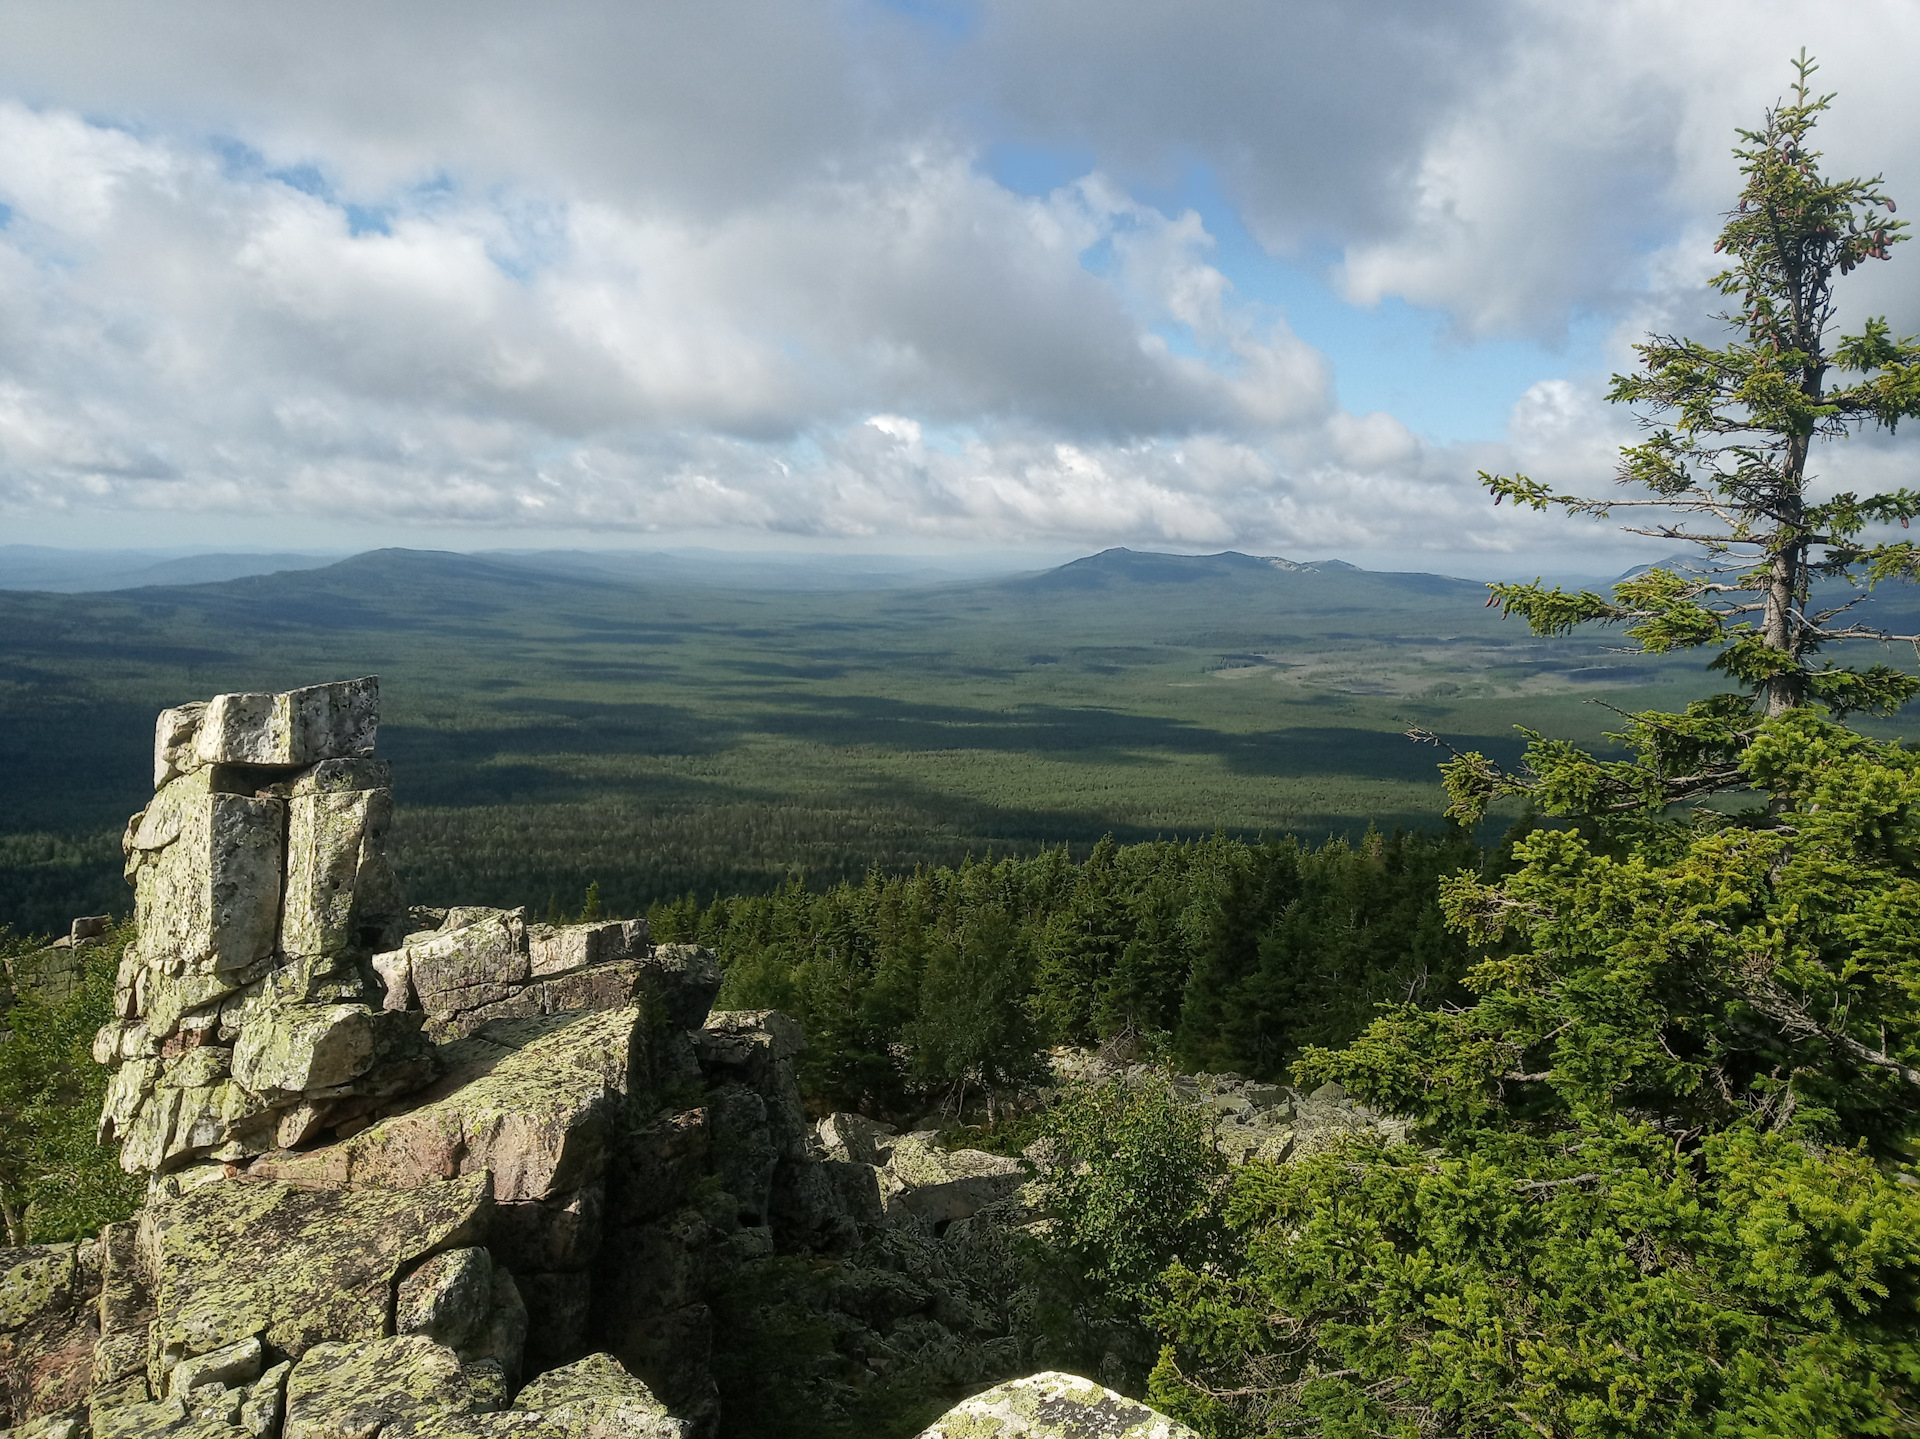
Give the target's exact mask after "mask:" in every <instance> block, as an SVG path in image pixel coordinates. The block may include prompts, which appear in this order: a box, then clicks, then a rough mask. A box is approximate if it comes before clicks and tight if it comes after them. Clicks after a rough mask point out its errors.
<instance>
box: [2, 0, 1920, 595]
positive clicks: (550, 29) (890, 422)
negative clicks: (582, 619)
mask: <svg viewBox="0 0 1920 1439" xmlns="http://www.w3.org/2000/svg"><path fill="white" fill-rule="evenodd" d="M1815 13H1816V12H1815V11H1814V10H1813V8H1812V6H1811V5H1809V4H1805V3H1798V0H1756V3H1751V4H1748V3H1742V4H1738V5H1736V4H1735V3H1733V0H1703V3H1702V4H1700V5H1698V6H1695V7H1690V8H1689V9H1688V10H1687V11H1686V12H1685V13H1684V14H1674V13H1671V7H1666V6H1662V5H1658V4H1655V3H1654V0H1623V3H1622V4H1621V5H1618V6H1614V7H1603V8H1601V9H1597V10H1596V9H1589V10H1585V11H1581V10H1570V9H1568V8H1567V7H1564V6H1557V5H1553V4H1550V3H1548V0H1472V3H1469V4H1464V5H1460V6H1449V7H1435V6H1431V5H1427V4H1419V3H1411V0H1409V3H1404V4H1401V3H1389V4H1382V5H1377V6H1370V7H1363V8H1362V9H1359V10H1356V9H1355V8H1354V7H1351V6H1344V5H1339V4H1336V3H1334V0H1289V3H1286V4H1279V5H1256V4H1250V3H1247V0H1198V3H1196V4H1194V5H1191V6H1183V7H1180V9H1179V11H1178V12H1177V13H1176V12H1174V11H1170V10H1169V9H1168V8H1167V7H1165V6H1157V5H1148V4H1144V3H1136V0H1111V3H1106V4H1102V5H1101V6H1099V7H1092V6H1090V5H1088V4H1087V3H1085V0H953V4H952V5H951V6H949V7H948V8H947V9H946V10H945V11H941V12H940V13H939V15H938V16H937V17H936V18H937V19H939V20H940V21H941V23H938V24H928V23H926V21H925V20H924V18H919V19H916V18H915V17H914V16H913V15H910V14H905V13H902V12H899V11H895V10H892V9H889V8H887V7H885V6H883V5H880V4H878V3H867V0H830V3H826V4H822V5H818V6H814V7H798V6H793V5H790V4H785V3H779V4H776V3H772V0H719V3H716V4H713V5H707V6H702V7H659V6H645V7H641V6H615V5H611V4H605V5H601V4H594V3H584V0H583V3H574V4H563V5H559V6H552V7H540V9H539V10H538V11H535V10H532V9H529V8H528V7H525V6H522V5H513V4H506V3H474V0H467V3H461V4H459V5H454V4H451V3H449V4H440V3H435V0H420V3H417V4H411V5H408V6H405V7H400V8H398V9H396V8H394V7H390V6H376V5H371V4H361V3H344V4H341V5H337V6H327V7H313V6H303V5H294V4H289V3H278V0H273V3H263V4H260V5H256V6H251V7H249V8H248V9H247V10H246V11H245V12H244V13H242V12H237V11H235V10H233V9H232V8H231V7H228V6H225V5H220V4H213V3H198V4H196V3H188V4H183V5H181V6H176V7H169V8H168V10H167V11H166V12H165V13H161V12H159V11H155V10H154V9H153V8H152V7H148V6H142V5H137V4H132V3H128V4H124V5H121V4H115V3H102V4H100V5H90V6H85V7H72V6H61V5H55V4H51V3H41V0H18V3H16V4H15V5H12V6H10V7H9V13H8V18H7V19H6V21H5V22H0V32H4V38H5V39H6V40H7V42H8V43H7V44H6V45H4V46H0V204H4V206H5V207H6V213H5V216H4V225H3V226H0V512H4V513H7V514H10V515H12V516H14V517H15V522H16V523H18V522H19V521H20V519H21V517H32V518H34V519H35V521H36V522H39V523H41V524H42V525H43V528H42V530H41V531H40V533H42V534H49V533H52V531H50V530H47V529H45V528H44V526H45V525H46V524H48V523H52V522H53V521H54V520H57V517H58V516H60V515H63V514H66V515H72V516H76V517H78V516H81V515H94V516H97V515H100V514H105V513H110V512H120V513H137V512H145V513H162V512H170V513H192V514H198V515H202V516H205V517H207V519H208V522H209V524H210V525H212V526H217V524H218V522H219V521H220V519H221V518H222V517H233V516H247V515H252V516H263V517H267V516H283V517H289V519H290V522H291V520H292V519H294V518H295V517H302V516H305V517H312V516H317V515H325V514H340V513H350V514H352V515H354V516H356V517H357V519H358V520H359V521H361V522H364V523H365V524H366V525H368V526H373V527H377V526H379V525H382V524H407V525H421V526H433V525H437V526H441V527H446V526H469V527H472V529H473V531H474V532H475V533H476V534H478V533H479V532H482V531H489V530H500V529H515V530H519V531H524V532H532V533H534V534H535V535H537V534H538V532H540V531H542V530H552V531H558V530H563V529H577V528H583V527H586V528H592V529H595V530H597V531H599V532H600V533H602V534H619V533H622V532H625V533H631V534H635V535H640V534H669V533H675V532H681V531H692V530H698V531H701V532H704V533H708V534H712V533H715V532H729V531H730V532H733V533H737V534H742V535H745V534H759V535H768V534H772V535H790V536H796V537H818V538H832V539H836V540H844V541H860V542H871V543H872V544H873V545H874V546H875V547H876V548H879V547H885V546H886V545H887V544H892V543H903V542H914V543H920V542H925V543H930V544H932V543H938V544H966V543H972V542H992V543H995V544H1007V543H1019V542H1047V543H1052V544H1061V545H1094V544H1104V543H1146V544H1164V545H1170V546H1178V547H1183V548H1205V547H1219V546H1227V545H1232V546H1236V547H1242V548H1252V549H1261V550H1266V551H1269V552H1271V551H1281V552H1289V553H1295V554H1327V553H1334V552H1341V551H1344V552H1347V553H1350V554H1353V555H1355V556H1356V557H1362V558H1366V557H1379V556H1399V557H1417V556H1420V555H1423V554H1432V555H1439V556H1445V555H1456V556H1457V555H1472V554H1475V553H1479V554H1487V555H1501V554H1521V553H1533V552H1536V551H1540V550H1541V549H1542V547H1551V546H1553V545H1556V544H1558V545H1561V546H1563V547H1572V548H1574V549H1575V550H1576V551H1577V550H1578V549H1579V548H1580V547H1582V546H1586V545H1589V544H1591V543H1593V541H1592V540H1591V539H1590V538H1588V537H1587V536H1586V532H1581V533H1580V534H1579V535H1575V534H1574V533H1573V532H1572V531H1568V530H1567V529H1566V528H1565V527H1564V526H1562V527H1561V528H1559V529H1554V528H1553V527H1552V526H1551V524H1548V523H1546V522H1542V521H1539V520H1537V519H1534V518H1530V517H1524V516H1513V515H1511V514H1510V513H1508V512H1505V511H1502V512H1493V511H1491V510H1490V509H1489V508H1488V506H1487V505H1486V504H1485V502H1484V500H1483V498H1482V497H1481V495H1480V494H1479V492H1478V489H1477V487H1476V486H1475V484H1474V482H1473V474H1474V471H1475V470H1476V469H1478V468H1481V467H1483V466H1484V467H1489V468H1506V467H1514V466H1532V467H1535V468H1536V469H1538V470H1540V471H1542V472H1551V473H1553V474H1554V475H1555V477H1556V478H1558V479H1561V480H1563V481H1571V482H1576V483H1604V482H1605V479H1606V475H1607V474H1608V473H1610V468H1611V458H1610V456H1611V448H1612V447H1613V446H1614V445H1617V444H1618V443H1619V440H1620V439H1621V438H1622V437H1623V435H1624V434H1626V433H1628V429H1627V428H1626V427H1628V426H1630V420H1629V419H1628V418H1627V417H1623V416H1619V415H1617V414H1611V413H1609V412H1607V410H1606V408H1605V407H1604V406H1603V405H1601V404H1600V403H1599V399H1598V394H1599V379H1598V376H1597V375H1596V374H1594V373H1569V374H1566V375H1563V376H1560V377H1556V378H1553V379H1549V380H1543V381H1541V382H1539V383H1536V384H1534V385H1533V386H1532V388H1531V389H1527V390H1526V391H1525V392H1524V393H1523V394H1521V395H1519V396H1518V397H1517V400H1516V404H1515V407H1514V412H1513V417H1512V420H1511V423H1510V425H1509V427H1508V430H1507V432H1506V433H1505V434H1504V435H1499V434H1489V435H1487V436H1486V437H1484V441H1483V442H1481V443H1477V444H1474V445H1453V446H1442V445H1436V444H1433V443H1430V442H1427V441H1425V440H1422V439H1421V438H1419V437H1418V436H1416V435H1415V434H1414V433H1413V432H1412V431H1411V430H1410V429H1409V427H1408V426H1407V425H1406V424H1404V423H1402V421H1401V419H1399V418H1397V417H1395V416H1394V415H1391V414H1388V413H1371V414H1351V413H1347V412H1345V411H1343V410H1342V409H1341V408H1340V406H1339V405H1338V403H1337V402H1336V399H1335V391H1334V387H1333V382H1332V376H1331V370H1330V366H1329V364H1328V362H1327V361H1326V359H1325V357H1324V356H1323V355H1321V354H1320V353H1318V352H1317V351H1316V350H1315V349H1314V348H1313V347H1312V346H1310V345H1308V344H1307V343H1305V342H1304V341H1303V340H1302V339H1301V338H1300V337H1299V335H1298V334H1296V332H1295V331H1294V330H1293V329H1292V328H1291V327H1290V326H1289V324H1288V323H1287V319H1286V316H1285V314H1284V312H1283V311H1281V310H1278V309H1276V308H1274V307H1273V306H1271V305H1261V304H1256V303H1254V302H1253V300H1252V298H1251V297H1249V296H1246V295H1243V294H1242V293H1241V292H1240V290H1239V289H1238V288H1236V285H1235V283H1234V280H1233V267H1232V266H1231V265H1228V264H1226V263H1225V262H1223V261H1222V259H1221V258H1220V254H1219V240H1220V236H1219V234H1218V233H1217V231H1218V224H1217V222H1216V221H1217V217H1216V218H1209V216H1208V215H1206V214H1203V213H1201V212H1199V211H1196V210H1193V209H1190V208H1187V207H1186V206H1185V205H1183V204H1182V203H1179V202H1177V201H1169V200H1167V199H1166V198H1165V197H1166V195H1168V194H1170V193H1177V192H1179V190H1180V186H1181V184H1182V177H1183V176H1185V175H1188V174H1189V173H1191V172H1193V171H1195V170H1196V169H1198V170H1199V171H1201V172H1204V173H1205V174H1207V175H1209V176H1211V177H1213V179H1214V180H1215V181H1217V183H1218V185H1219V187H1220V188H1221V190H1222V192H1223V193H1224V194H1225V195H1226V197H1227V200H1228V202H1229V203H1230V204H1231V205H1232V206H1233V207H1234V208H1235V210H1236V212H1237V215H1238V218H1239V220H1240V221H1241V222H1242V223H1243V224H1244V225H1245V226H1246V228H1247V229H1248V231H1249V232H1250V233H1251V234H1252V235H1254V236H1255V237H1256V238H1257V240H1258V241H1260V242H1261V243H1263V244H1265V245H1266V246H1267V247H1268V249H1269V252H1270V253H1271V254H1272V255H1273V256H1274V257H1275V262H1276V263H1281V262H1286V263H1294V264H1297V265H1300V266H1304V267H1307V268H1308V269H1310V270H1312V269H1316V268H1318V269H1319V270H1321V271H1322V272H1323V273H1324V275H1325V277H1326V280H1327V283H1329V284H1330V285H1333V286H1335V287H1337V288H1338V290H1339V291H1340V293H1342V294H1344V295H1345V296H1346V297H1347V298H1348V299H1349V300H1350V301H1351V302H1352V303H1354V304H1355V305H1358V306H1363V307H1364V306H1367V305H1372V304H1376V303H1379V302H1381V301H1382V300H1384V299H1387V298H1389V297H1397V298H1399V299H1404V300H1407V301H1409V302H1412V303H1415V304H1417V305H1421V306H1425V307H1430V308H1432V309H1434V310H1438V311H1440V312H1442V313H1444V314H1445V315H1446V317H1447V318H1448V321H1449V323H1450V325H1451V327H1452V329H1453V330H1454V332H1455V334H1456V336H1458V337H1459V338H1460V341H1461V343H1462V344H1463V345H1466V346H1468V347H1469V349H1470V347H1471V344H1472V343H1473V341H1474V340H1475V338H1476V337H1500V336H1508V337H1511V336H1523V337H1525V336H1531V337H1544V338H1546V339H1549V340H1551V339H1552V338H1553V337H1555V336H1557V335H1561V334H1563V333H1564V332H1565V331H1566V329H1567V326H1568V323H1569V321H1570V319H1573V318H1578V317H1593V316H1598V317H1600V318H1601V319H1602V320H1604V321H1605V322H1607V323H1608V324H1611V325H1612V326H1613V336H1614V337H1613V339H1612V340H1611V341H1610V342H1609V355H1608V357H1607V358H1610V359H1611V360H1612V361H1613V362H1614V363H1624V361H1625V360H1626V358H1627V352H1626V348H1625V347H1626V345H1627V343H1628V342H1629V340H1630V338H1631V337H1632V336H1634V335H1635V334H1637V333H1639V332H1640V331H1641V330H1643V329H1645V328H1648V327H1654V326H1672V327H1678V328H1686V327H1688V326H1692V325H1695V324H1698V323H1700V322H1702V321H1703V319H1704V316H1705V313H1706V307H1705V306H1704V305H1703V302H1702V299H1701V295H1700V290H1699V282H1700V280H1701V279H1702V278H1703V276H1704V274H1705V273H1707V266H1708V264H1709V263H1710V257H1709V256H1707V255H1706V253H1705V252H1706V246H1707V242H1708V238H1709V237H1710V235H1711V232H1712V229H1713V227H1714V219H1713V216H1714V212H1715V211H1716V210H1717V209H1718V208H1720V207H1723V206H1724V204H1725V203H1726V200H1727V198H1728V196H1729V195H1730V194H1731V186H1732V178H1731V174H1732V172H1731V166H1730V164H1729V162H1728V161H1727V159H1726V147H1727V144H1728V141H1729V139H1730V137H1731V131H1732V126H1733V125H1734V124H1736V123H1744V122H1749V121H1751V120H1752V119H1753V118H1754V117H1755V115H1756V114H1757V110H1758V107H1759V105H1760V104H1763V103H1765V102H1766V101H1767V100H1769V99H1771V98H1773V96H1774V95H1775V94H1777V93H1778V91H1779V89H1780V88H1781V86H1782V85H1783V84H1784V80H1785V77H1786V70H1785V66H1784V63H1783V60H1784V56H1785V55H1786V54H1787V53H1788V52H1790V51H1791V50H1792V49H1794V48H1796V47H1797V45H1798V44H1799V43H1800V40H1801V38H1802V36H1801V33H1800V32H1801V31H1803V30H1809V29H1811V28H1812V19H1813V17H1814V15H1815ZM1736 21H1738V23H1737V24H1736V23H1735V22H1736ZM1826 28H1827V31H1828V32H1833V30H1834V27H1833V26H1832V24H1831V23H1830V22H1829V24H1828V25H1827V27H1826ZM1916 29H1920V19H1916V18H1915V13H1914V12H1913V11H1912V10H1911V8H1910V7H1905V6H1902V5H1898V4H1895V3H1893V0H1862V4H1861V6H1860V7H1858V8H1857V9H1856V10H1854V11H1851V12H1850V14H1849V17H1848V19H1847V21H1846V22H1845V23H1844V25H1842V26H1841V27H1840V28H1839V30H1838V32H1837V33H1830V34H1820V35H1815V36H1814V37H1813V40H1814V43H1815V45H1816V46H1817V47H1818V48H1819V49H1820V50H1821V51H1822V54H1823V58H1824V59H1825V61H1826V63H1827V76H1828V78H1831V79H1833V80H1834V82H1835V83H1836V85H1838V86H1840V87H1841V88H1843V89H1844V90H1845V92H1846V93H1845V94H1844V95H1843V102H1842V109H1841V110H1839V111H1837V112H1836V115H1835V117H1834V122H1833V125H1832V127H1831V134H1832V144H1831V145H1830V147H1829V148H1830V149H1831V150H1833V151H1834V152H1835V161H1836V163H1838V164H1840V165H1842V166H1848V165H1852V166H1854V167H1856V168H1869V169H1871V168H1880V167H1882V166H1884V167H1886V168H1888V169H1889V177H1888V178H1889V181H1890V183H1892V184H1893V185H1894V187H1895V190H1896V193H1907V192H1906V191H1902V190H1900V188H1899V184H1900V181H1901V179H1902V178H1903V177H1902V175H1901V174H1899V173H1898V172H1896V171H1894V169H1893V167H1894V166H1895V164H1896V162H1899V163H1905V164H1909V165H1911V164H1912V163H1913V162H1912V161H1911V160H1910V159H1909V158H1908V157H1910V156H1911V155H1913V154H1915V153H1920V147H1916V145H1915V144H1914V141H1916V140H1920V118H1916V111H1915V107H1912V106H1911V105H1910V104H1908V103H1907V102H1906V101H1905V99H1904V98H1903V97H1904V95H1905V90H1904V88H1903V85H1902V82H1901V81H1900V79H1899V77H1898V76H1897V73H1896V72H1897V70H1898V65H1899V56H1900V55H1902V54H1903V53H1907V52H1910V50H1911V48H1912V43H1911V42H1912V41H1914V40H1915V39H1920V35H1915V33H1914V32H1915V30H1916ZM1655 33H1657V34H1658V35H1659V36H1660V37H1661V39H1660V43H1657V44H1655V43H1649V42H1648V37H1649V35H1650V34H1655ZM1009 139H1011V140H1015V141H1018V142H1020V143H1022V144H1026V145H1032V146H1040V147H1049V146H1050V147H1056V148H1057V149H1059V150H1060V151H1061V152H1062V153H1070V154H1078V155H1084V156H1085V157H1086V161H1085V164H1084V165H1081V166H1077V167H1075V168H1078V169H1080V170H1081V171H1082V172H1083V173H1081V174H1079V175H1078V176H1077V177H1075V178H1072V179H1070V180H1068V181H1067V182H1066V183H1063V184H1061V185H1059V186H1058V187H1057V188H1055V189H1053V190H1052V191H1051V193H1047V194H1042V195H1032V194H1023V193H1017V192H1016V191H1014V190H1012V189H1009V188H1007V187H1006V186H1004V185H1002V184H1000V183H997V182H996V181H995V179H994V178H993V171H992V166H991V164H990V163H989V160H990V156H991V153H992V147H993V146H994V145H995V144H996V143H998V142H1001V141H1004V140H1009ZM1856 157H1857V158H1856ZM1912 178H1914V179H1915V180H1920V174H1916V175H1914V176H1913V177H1912ZM1909 188H1910V189H1912V188H1913V187H1909ZM1877 268H1880V269H1888V270H1890V269H1893V268H1895V267H1877ZM1862 288H1863V290H1864V291H1865V292H1866V300H1867V302H1869V303H1871V304H1872V305H1873V307H1874V308H1876V309H1880V310H1888V311H1892V312H1893V313H1894V315H1895V318H1896V322H1898V321H1899V320H1901V319H1902V318H1905V319H1906V320H1907V324H1906V328H1909V329H1911V328H1916V327H1920V303H1916V300H1917V298H1920V280H1909V279H1904V278H1900V279H1888V278H1887V277H1885V276H1882V275H1875V276H1873V277H1872V278H1871V280H1870V281H1869V282H1868V284H1867V285H1866V286H1863V287H1862ZM1589 359H1591V357H1589ZM1592 368H1593V366H1592V365H1591V364H1589V365H1588V369H1589V370H1591V369H1592ZM1861 453H1862V456H1863V458H1862V460H1861V461H1859V463H1863V464H1864V463H1870V462H1872V463H1877V461H1874V459H1873V457H1874V456H1875V455H1878V454H1879V453H1880V451H1879V450H1876V449H1873V448H1872V447H1871V446H1869V447H1863V448H1862V452H1861ZM1435 562H1436V563H1441V561H1438V560H1437V561H1435Z"/></svg>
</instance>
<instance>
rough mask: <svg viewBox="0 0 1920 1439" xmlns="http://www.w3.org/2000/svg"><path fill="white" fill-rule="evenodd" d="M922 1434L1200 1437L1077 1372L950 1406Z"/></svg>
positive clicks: (962, 1437)
mask: <svg viewBox="0 0 1920 1439" xmlns="http://www.w3.org/2000/svg"><path fill="white" fill-rule="evenodd" d="M919 1439H1198V1436H1196V1435H1195V1434H1194V1432H1193V1431H1192V1430H1191V1429H1189V1428H1187V1426H1186V1425H1184V1424H1177V1423H1175V1422H1174V1421H1173V1420H1171V1419H1169V1418H1167V1416H1166V1415H1164V1414H1161V1413H1158V1412H1157V1411H1155V1410H1152V1409H1149V1408H1148V1407H1147V1406H1146V1405H1144V1404H1141V1403H1139V1402H1138V1401H1137V1400H1133V1399H1129V1398H1127V1397H1126V1396H1125V1395H1124V1394H1116V1393H1114V1392H1113V1391H1112V1390H1111V1389H1103V1388H1102V1387H1101V1386H1100V1385H1098V1384H1095V1383H1094V1382H1092V1381H1091V1380H1089V1379H1082V1378H1080V1377H1079V1376H1078V1375H1075V1374H1057V1373H1043V1374H1032V1375H1029V1376H1028V1377H1026V1378H1024V1379H1015V1380H1013V1381H1011V1382H1010V1383H1006V1384H997V1385H995V1386H994V1387H993V1388H991V1389H989V1390H987V1391H986V1392H985V1393H984V1394H976V1395H974V1396H973V1397H972V1398H971V1399H966V1400H963V1401H962V1402H960V1403H959V1404H956V1405H955V1406H954V1407H953V1408H952V1409H950V1410H948V1411H947V1412H946V1413H945V1414H944V1415H942V1416H941V1417H940V1419H939V1420H938V1421H937V1422H935V1423H934V1424H932V1425H930V1426H929V1427H927V1428H926V1429H923V1430H922V1431H921V1432H920V1435H919Z"/></svg>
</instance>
